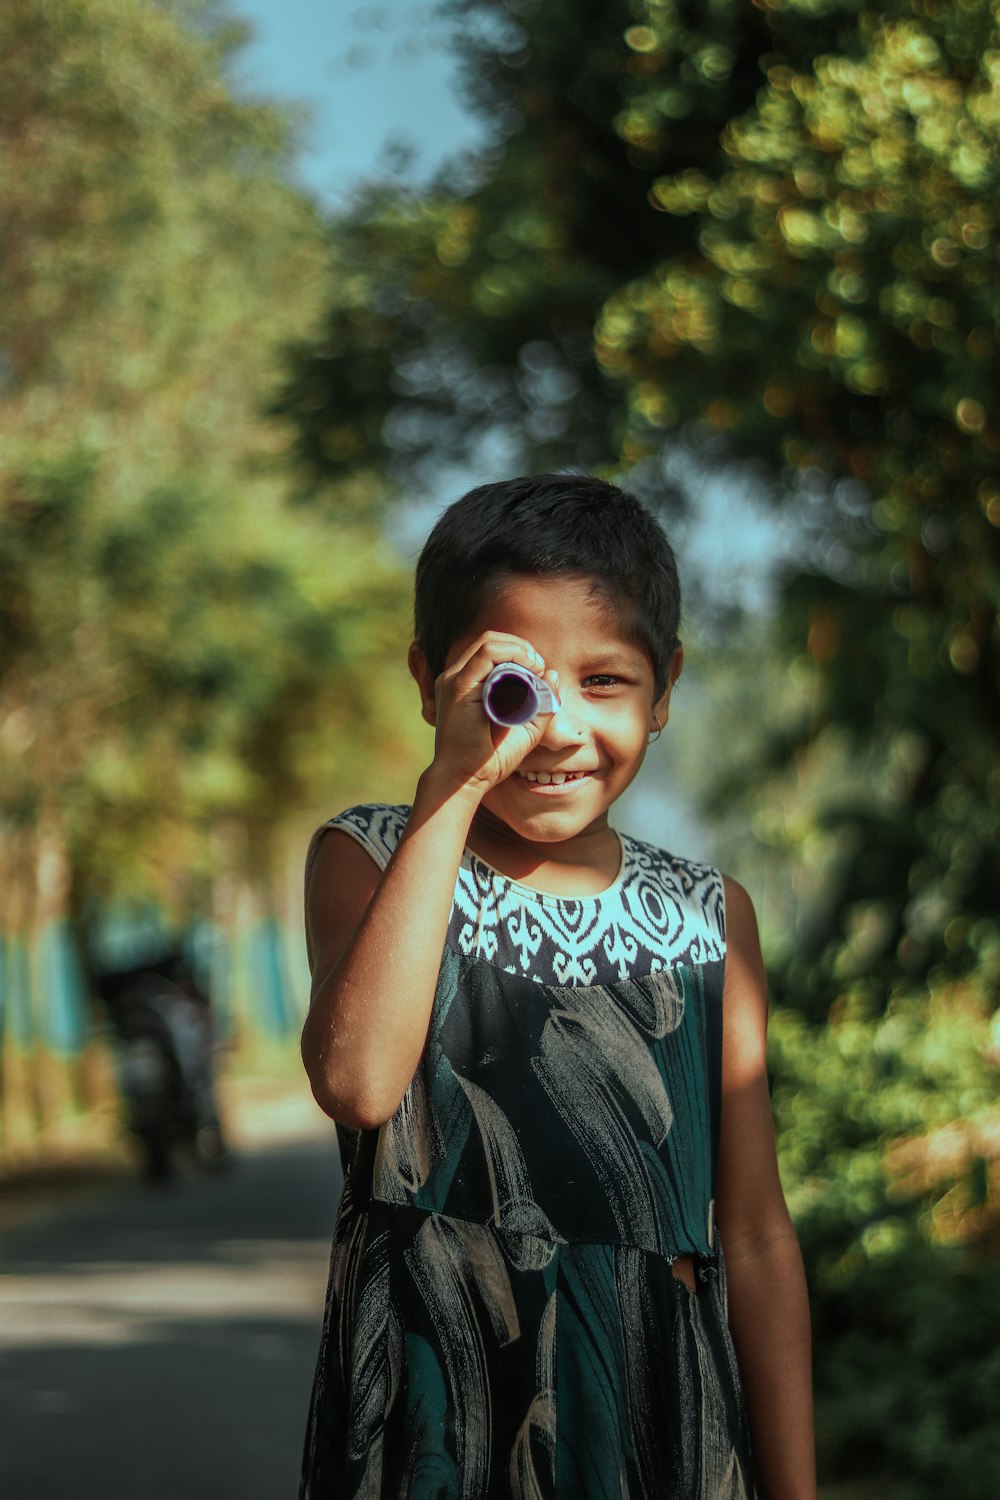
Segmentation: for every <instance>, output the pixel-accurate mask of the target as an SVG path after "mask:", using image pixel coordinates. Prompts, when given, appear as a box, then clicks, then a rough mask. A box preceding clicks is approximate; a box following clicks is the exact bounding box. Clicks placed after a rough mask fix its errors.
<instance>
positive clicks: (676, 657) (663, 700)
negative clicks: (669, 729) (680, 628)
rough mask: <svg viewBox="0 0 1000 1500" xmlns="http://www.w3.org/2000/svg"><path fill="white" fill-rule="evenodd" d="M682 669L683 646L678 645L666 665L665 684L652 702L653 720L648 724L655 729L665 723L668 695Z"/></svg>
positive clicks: (668, 707)
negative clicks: (661, 691) (659, 694)
mask: <svg viewBox="0 0 1000 1500" xmlns="http://www.w3.org/2000/svg"><path fill="white" fill-rule="evenodd" d="M683 670H684V647H683V646H678V647H677V649H676V650H675V651H674V654H673V656H672V657H671V658H670V665H669V666H668V667H667V685H666V687H665V688H664V689H663V693H662V695H661V696H660V697H659V698H658V699H657V701H656V702H655V703H654V704H653V711H652V714H651V718H652V721H653V722H652V724H651V725H650V728H651V729H656V728H657V727H659V728H660V729H662V728H663V726H664V724H666V722H667V720H668V719H669V717H670V695H671V693H672V692H673V690H674V687H675V685H676V682H677V679H678V677H679V676H680V675H681V672H682V671H683Z"/></svg>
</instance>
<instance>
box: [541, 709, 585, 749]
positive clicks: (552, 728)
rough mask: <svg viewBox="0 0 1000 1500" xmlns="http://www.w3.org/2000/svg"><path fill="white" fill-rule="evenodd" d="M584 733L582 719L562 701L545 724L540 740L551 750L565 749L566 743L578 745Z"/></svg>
mask: <svg viewBox="0 0 1000 1500" xmlns="http://www.w3.org/2000/svg"><path fill="white" fill-rule="evenodd" d="M585 733H586V731H585V729H584V727H583V723H582V721H581V720H580V719H578V718H577V717H576V716H575V715H574V713H573V711H572V709H571V708H570V707H569V706H568V705H567V704H565V703H564V704H563V705H562V707H561V708H558V709H556V711H555V713H554V714H553V715H552V716H551V718H550V719H549V721H548V723H547V724H546V726H545V731H544V733H543V735H542V741H541V742H542V744H543V745H548V747H549V748H550V749H552V750H555V749H565V747H566V746H567V745H578V744H579V743H580V741H581V740H582V739H583V738H584V735H585Z"/></svg>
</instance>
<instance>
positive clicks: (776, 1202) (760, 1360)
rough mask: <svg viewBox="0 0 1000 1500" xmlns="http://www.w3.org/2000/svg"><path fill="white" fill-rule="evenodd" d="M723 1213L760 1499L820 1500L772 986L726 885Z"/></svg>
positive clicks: (752, 926)
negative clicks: (775, 1085) (775, 1078)
mask: <svg viewBox="0 0 1000 1500" xmlns="http://www.w3.org/2000/svg"><path fill="white" fill-rule="evenodd" d="M726 910H727V920H726V928H727V954H726V986H725V998H724V1026H723V1069H722V1074H723V1104H722V1139H721V1150H720V1159H719V1180H718V1201H717V1207H718V1217H719V1229H720V1233H721V1236H722V1244H723V1249H724V1251H725V1256H726V1271H727V1277H728V1282H729V1322H730V1327H731V1330H732V1335H733V1342H734V1344H735V1346H736V1354H737V1358H738V1360H739V1365H740V1372H741V1374H742V1377H743V1385H744V1389H745V1393H746V1401H747V1412H748V1416H749V1420H750V1435H751V1443H752V1447H753V1453H754V1468H755V1471H756V1479H757V1487H758V1493H759V1495H760V1500H815V1495H816V1475H815V1457H814V1443H813V1414H812V1374H811V1361H810V1332H809V1307H808V1301H807V1294H806V1284H805V1275H804V1272H803V1269H802V1257H801V1254H800V1252H799V1246H798V1241H797V1239H796V1236H795V1231H794V1229H793V1227H792V1223H791V1220H790V1218H789V1215H788V1210H787V1208H786V1206H785V1199H784V1194H783V1192H782V1189H781V1183H780V1180H779V1177H778V1166H777V1159H776V1155H775V1149H774V1128H773V1123H772V1119H771V1107H770V1100H769V1096H768V1087H767V1065H766V1056H765V1042H766V1029H767V983H766V978H765V975H764V965H763V961H762V959H761V956H760V944H759V941H758V937H757V923H756V918H755V916H754V911H753V906H752V905H751V902H750V898H749V897H748V896H747V894H746V892H745V891H744V890H743V888H742V887H741V886H739V885H737V884H736V882H735V881H731V880H728V879H727V880H726Z"/></svg>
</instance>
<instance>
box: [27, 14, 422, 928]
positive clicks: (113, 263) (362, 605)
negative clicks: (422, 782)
mask: <svg viewBox="0 0 1000 1500" xmlns="http://www.w3.org/2000/svg"><path fill="white" fill-rule="evenodd" d="M242 35H243V33H242V31H241V29H240V28H237V27H234V26H232V25H230V24H228V23H225V22H224V20H221V19H220V16H219V14H218V13H217V12H216V10H215V8H214V7H209V6H205V5H199V4H192V3H185V4H183V5H181V4H177V5H171V4H163V5H154V4H150V3H144V0H11V3H10V4H7V5H5V6H4V7H3V9H2V13H0V224H2V230H0V235H2V251H3V253H2V255H0V851H2V860H3V864H4V866H5V878H6V880H7V883H8V889H9V890H11V891H12V892H18V891H19V892H20V899H19V900H16V899H14V897H13V896H12V902H11V914H10V919H11V920H12V921H13V922H14V924H15V926H16V925H19V924H20V923H23V922H25V921H30V920H32V917H31V912H32V910H34V911H35V912H36V915H39V913H38V911H37V907H38V901H39V894H38V891H39V887H41V886H45V887H47V889H48V893H49V894H48V896H47V897H45V898H44V899H42V902H41V905H42V908H43V909H42V911H41V913H40V915H41V917H43V918H44V917H46V916H48V917H51V916H53V915H57V914H58V913H59V910H60V908H61V907H65V905H66V902H67V901H68V902H69V904H70V906H71V907H72V906H77V907H78V906H79V905H80V904H81V903H82V901H83V900H84V898H85V897H87V896H94V895H95V894H98V895H101V896H103V897H104V898H105V899H108V898H112V897H122V896H133V897H138V896H146V897H150V898H152V897H155V898H156V899H159V900H160V901H167V902H168V903H172V904H174V905H175V906H177V907H179V908H185V909H190V908H192V907H197V906H198V905H199V903H201V904H202V906H203V904H204V901H205V890H206V882H207V881H208V880H209V878H210V874H211V871H212V869H213V867H216V866H217V865H218V864H219V862H220V860H221V861H222V862H223V863H224V864H227V863H235V864H236V865H237V866H239V868H240V870H241V871H242V872H243V873H248V874H251V875H253V876H254V878H255V879H259V880H260V881H261V882H262V883H264V884H266V882H267V881H268V880H269V879H271V878H273V876H274V873H275V871H274V859H273V849H272V841H273V839H274V837H275V836H276V834H277V832H278V831H279V830H280V829H281V827H282V826H283V824H284V823H285V822H287V820H288V818H289V816H290V815H292V814H294V813H295V812H296V811H297V810H301V809H302V807H303V806H304V805H308V804H309V803H310V802H315V801H318V800H319V797H320V795H321V792H320V789H321V788H322V787H325V788H326V789H327V791H328V794H329V795H331V796H332V797H333V798H334V800H335V801H336V800H337V798H338V797H341V796H343V795H344V792H345V790H346V789H347V788H348V786H349V785H350V782H351V778H352V777H353V776H356V775H357V774H358V767H359V765H360V762H361V761H362V759H363V758H364V757H365V756H366V755H367V756H370V757H372V758H373V759H374V760H375V761H376V762H377V763H379V764H384V766H385V769H386V775H387V776H388V777H389V778H390V780H391V778H392V776H393V775H394V774H395V771H394V762H395V760H396V759H398V758H399V756H400V754H402V755H403V757H404V758H405V754H406V751H407V748H408V747H407V745H406V742H405V740H404V739H401V736H400V731H399V730H398V729H397V728H396V715H395V708H396V706H397V704H398V693H399V690H400V682H399V674H398V673H397V674H395V675H394V674H393V669H392V668H391V667H390V666H388V661H389V660H390V659H392V658H397V657H399V655H400V653H399V651H398V645H397V640H398V638H399V637H402V636H404V635H405V630H406V624H405V616H404V613H403V603H402V600H403V595H402V593H401V590H400V588H399V578H398V576H397V572H396V569H395V567H394V566H393V565H392V564H391V563H389V562H388V561H386V560H385V547H384V545H383V543H382V540H381V536H380V532H379V529H378V524H377V519H376V517H377V511H378V496H377V494H376V493H375V489H374V487H373V485H372V484H371V482H370V481H368V480H358V479H357V478H355V479H354V480H352V481H350V482H346V481H345V482H344V483H343V484H342V485H341V486H340V489H339V492H338V493H339V498H340V506H339V513H338V520H337V523H336V525H334V524H333V523H332V522H330V521H329V520H324V519H323V518H321V517H317V515H316V514H315V513H313V512H309V511H307V510H304V509H302V508H301V507H300V506H298V505H296V503H295V497H296V494H297V490H298V480H297V478H296V475H295V471H294V465H293V463H292V461H291V458H290V456H289V453H288V438H287V434H286V433H285V432H284V431H283V430H282V428H281V426H280V424H279V423H278V422H277V421H276V420H275V419H273V418H270V417H268V416H267V415H266V407H267V405H268V403H269V401H270V399H271V395H272V392H273V389H274V387H275V382H276V379H277V376H278V372H279V368H280V364H279V360H280V355H281V350H282V348H283V346H284V344H285V343H286V342H287V341H288V340H289V339H291V338H292V337H293V336H298V337H302V336H304V335H305V334H306V333H307V332H308V331H309V329H310V328H311V327H312V326H313V323H314V321H315V319H316V317H317V313H318V310H319V305H320V300H319V299H320V296H321V293H322V291H323V290H324V289H325V286H326V232H325V229H324V226H323V225H322V223H321V221H320V219H319V217H318V214H317V213H316V211H315V209H314V208H313V206H312V205H311V204H310V203H309V202H308V201H306V200H305V199H304V198H303V197H302V196H301V195H300V194H299V193H297V192H296V191H294V190H293V189H292V188H290V187H289V186H288V184H287V181H286V172H285V169H286V165H287V160H288V153H289V150H290V145H291V140H292V135H291V126H290V123H289V121H288V120H287V119H286V118H285V117H283V116H282V115H281V114H280V113H279V112H278V111H277V110H275V109H273V108H271V107H265V106H262V105H259V104H257V103H255V102H253V101H247V100H246V99H242V98H237V97H236V96H235V95H234V94H233V93H232V91H231V89H230V88H229V86H228V84H227V79H226V68H227V63H228V59H229V57H230V55H231V53H232V52H233V49H234V48H236V47H237V46H238V45H239V43H240V40H241V38H242ZM345 511H346V512H349V514H345ZM375 683H379V684H380V685H381V686H382V688H383V691H382V692H381V694H379V695H376V693H375V691H374V688H373V685H374V684H375ZM46 871H47V872H48V874H47V875H46V873H45V872H46Z"/></svg>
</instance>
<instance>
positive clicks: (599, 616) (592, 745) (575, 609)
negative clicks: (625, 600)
mask: <svg viewBox="0 0 1000 1500" xmlns="http://www.w3.org/2000/svg"><path fill="white" fill-rule="evenodd" d="M485 630H495V631H502V632H507V633H509V634H511V635H516V636H520V637H521V638H522V639H523V640H525V641H527V642H528V643H529V645H532V646H534V648H535V650H536V651H538V652H539V654H540V655H541V656H542V658H543V660H544V662H545V666H546V669H549V668H553V667H554V668H555V669H556V671H557V672H558V673H559V697H560V700H561V703H562V708H561V710H560V711H559V712H558V713H555V714H553V715H552V717H551V718H550V719H549V720H548V721H547V724H546V728H545V731H544V733H543V735H542V738H541V739H540V740H539V742H538V744H536V745H535V747H534V748H533V749H532V750H531V751H530V752H529V754H528V756H527V757H526V759H525V760H524V761H523V762H522V763H521V765H520V767H519V768H518V770H516V771H515V772H514V773H513V774H512V775H511V776H508V777H507V779H506V780H505V781H502V782H500V784H499V785H498V786H496V787H494V788H493V790H492V791H491V792H489V793H488V794H487V796H486V797H485V799H484V801H483V804H482V805H483V807H484V808H485V809H486V811H487V812H489V813H491V814H492V815H493V816H494V817H496V818H499V819H500V820H501V821H502V822H503V823H505V824H506V825H507V827H508V828H509V829H510V831H511V832H513V833H515V834H517V835H519V836H520V837H522V838H524V839H526V840H528V841H530V842H532V843H536V842H537V843H547V844H551V843H557V842H561V841H564V840H567V839H574V838H577V837H579V836H580V835H583V834H592V833H596V832H598V831H600V830H601V829H602V828H604V827H606V826H607V817H608V809H609V808H610V807H611V805H612V803H614V802H616V801H617V800H618V798H619V797H620V796H621V794H622V793H623V792H624V790H625V788H626V787H627V786H628V785H629V783H630V782H631V781H632V779H633V777H634V776H635V774H636V772H637V771H638V769H639V767H640V766H641V765H642V761H643V757H644V755H645V753H646V747H647V745H648V743H649V735H650V731H651V730H653V729H655V728H656V726H657V724H659V725H660V726H661V727H662V726H663V724H665V723H666V718H667V710H668V707H669V700H670V690H671V688H672V686H673V682H674V681H675V680H676V677H677V675H678V673H679V671H680V666H681V655H680V652H679V651H678V652H677V653H676V654H675V657H674V661H673V662H672V664H671V680H670V682H669V684H668V686H667V689H666V691H665V692H664V693H663V694H662V695H661V697H660V698H659V699H655V697H654V693H655V682H654V677H653V665H652V662H651V661H650V659H649V657H648V656H647V654H646V652H645V651H644V650H643V648H642V647H641V646H637V645H636V644H635V642H634V641H631V640H629V639H627V637H626V636H625V635H624V633H623V631H622V628H621V626H620V624H619V623H618V621H617V620H616V617H615V612H614V609H613V608H612V607H610V606H609V605H608V603H607V602H606V600H605V599H604V597H603V595H602V593H601V592H600V591H599V589H595V588H594V580H592V579H589V578H581V577H578V576H575V575H571V576H557V577H549V578H537V577H532V576H517V577H514V578H511V579H508V580H506V581H504V582H503V583H501V584H499V585H497V586H496V587H495V588H494V589H491V590H490V591H489V599H488V601H487V602H486V603H484V606H483V608H482V610H481V611H480V614H479V617H478V618H477V619H476V620H475V622H474V623H473V625H472V626H471V628H470V630H469V631H468V633H467V634H466V635H465V636H463V638H462V639H461V640H460V641H456V642H455V643H454V645H453V646H452V648H451V651H450V652H449V654H448V663H449V664H450V663H451V662H452V661H454V660H456V659H457V658H458V657H459V656H460V655H461V654H462V652H463V650H465V649H467V647H468V646H469V645H470V644H471V643H472V642H473V641H475V640H476V638H477V637H478V636H480V635H481V634H482V633H483V631H485ZM550 776H555V777H556V778H557V779H556V780H549V779H548V778H549V777H550ZM539 778H545V779H539Z"/></svg>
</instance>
